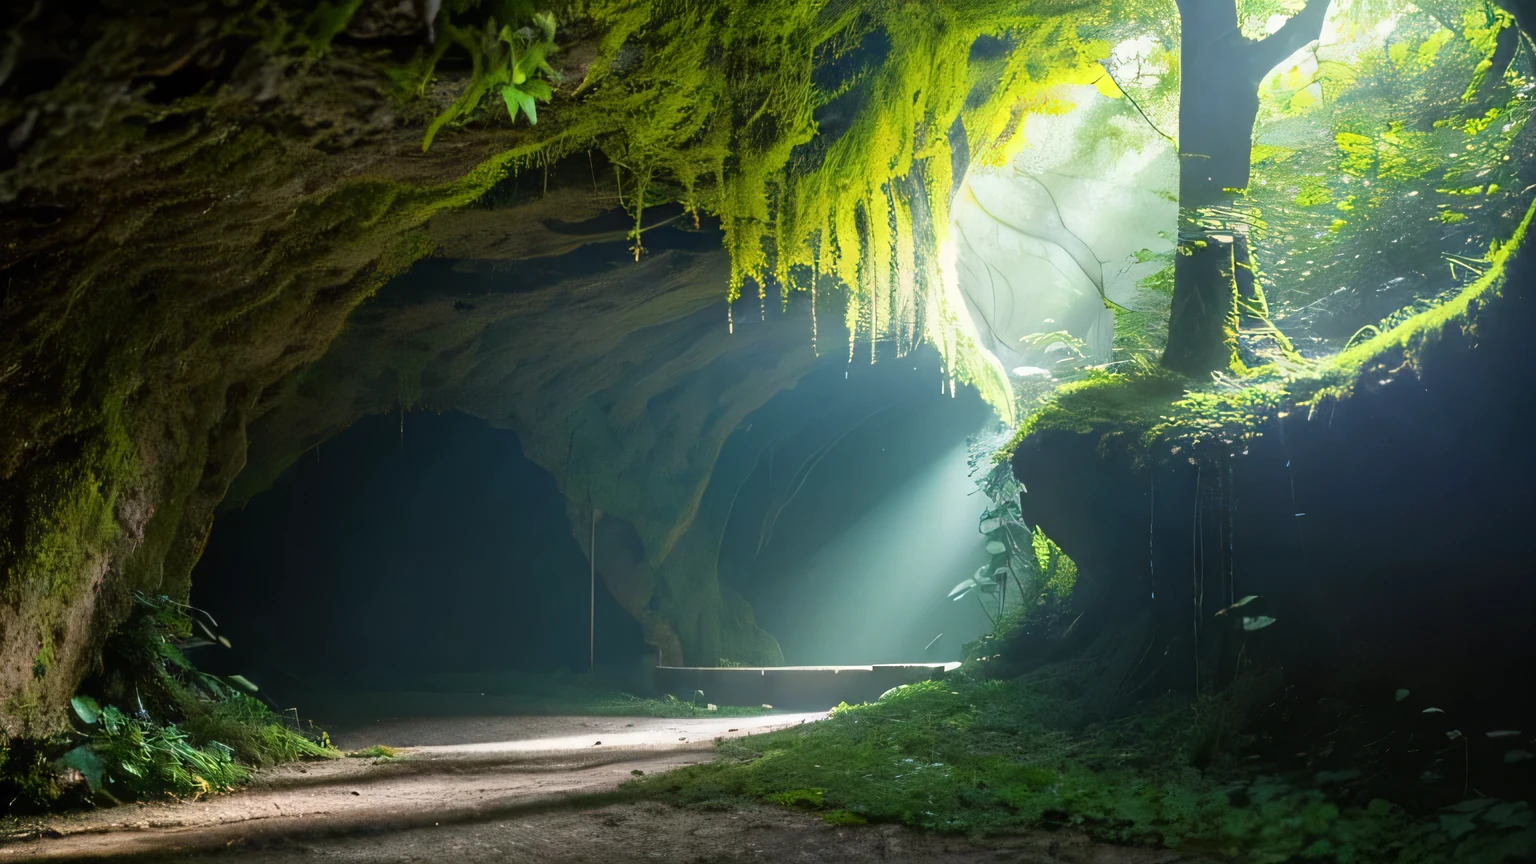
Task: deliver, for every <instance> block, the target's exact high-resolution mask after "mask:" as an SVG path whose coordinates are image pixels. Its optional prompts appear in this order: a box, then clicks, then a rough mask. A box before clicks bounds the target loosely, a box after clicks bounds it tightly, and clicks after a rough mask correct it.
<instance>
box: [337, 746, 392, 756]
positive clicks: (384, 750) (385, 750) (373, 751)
mask: <svg viewBox="0 0 1536 864" xmlns="http://www.w3.org/2000/svg"><path fill="white" fill-rule="evenodd" d="M347 755H348V756H349V757H351V758H353V759H393V758H395V757H396V756H399V755H400V751H399V750H397V749H395V748H394V747H385V746H384V745H383V744H375V745H373V746H372V747H364V748H363V749H361V750H353V751H351V752H349V753H348V754H347Z"/></svg>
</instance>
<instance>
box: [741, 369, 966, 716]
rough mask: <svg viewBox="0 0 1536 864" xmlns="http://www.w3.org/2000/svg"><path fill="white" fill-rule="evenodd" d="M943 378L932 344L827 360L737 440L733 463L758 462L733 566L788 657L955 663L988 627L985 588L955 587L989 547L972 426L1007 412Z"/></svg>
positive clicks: (789, 660)
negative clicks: (980, 598) (958, 599)
mask: <svg viewBox="0 0 1536 864" xmlns="http://www.w3.org/2000/svg"><path fill="white" fill-rule="evenodd" d="M943 380H944V378H943V373H942V364H941V363H940V360H939V356H938V352H937V351H935V350H933V349H932V348H923V349H919V350H917V351H915V352H913V353H912V354H910V355H908V356H906V357H901V358H893V359H890V360H886V361H881V362H880V363H876V364H873V365H871V364H870V363H868V362H867V361H866V362H863V363H859V362H854V363H847V362H846V361H845V360H844V359H842V358H828V359H827V361H826V362H823V363H821V364H819V365H818V366H817V367H816V368H815V369H814V370H813V371H812V372H810V373H809V374H808V375H807V376H806V377H805V378H803V379H802V380H801V381H800V383H799V384H798V385H797V386H796V387H795V388H794V389H792V390H787V391H785V392H783V393H781V394H779V395H778V396H776V397H775V398H774V399H773V400H772V401H770V402H769V403H768V404H767V405H765V406H764V407H763V408H762V409H760V410H759V411H758V412H757V413H755V414H754V415H752V416H751V417H750V418H748V422H747V423H746V424H743V427H742V428H741V429H739V430H738V431H737V433H736V434H735V435H733V436H732V438H731V440H730V441H728V442H727V445H726V450H725V452H724V453H722V463H724V462H726V460H731V459H734V460H743V461H746V460H750V462H751V468H750V469H749V470H750V473H749V474H748V475H747V477H746V479H745V481H744V482H742V483H741V486H740V488H739V492H738V494H737V495H736V499H735V501H734V503H733V506H732V508H731V514H730V518H729V521H728V522H727V524H726V528H725V531H724V537H723V541H722V544H721V556H720V572H721V579H722V581H723V583H724V584H726V585H727V586H729V587H731V588H733V589H734V590H736V591H738V592H739V593H741V595H742V596H743V597H744V598H746V600H747V601H748V602H749V603H750V604H751V606H752V608H753V610H754V612H755V614H756V617H757V622H758V624H759V625H760V626H761V627H762V628H763V629H764V630H766V631H767V632H768V633H770V634H772V635H773V636H774V637H775V638H776V639H777V640H778V642H779V645H780V647H781V649H782V651H783V657H784V662H785V663H786V664H788V665H792V666H805V665H849V664H859V665H864V664H892V663H944V662H947V661H954V660H959V659H960V657H961V653H962V646H963V645H964V643H965V642H968V641H971V640H973V639H975V638H977V637H978V636H980V635H981V634H982V633H983V632H984V631H985V630H986V629H987V627H988V621H987V617H986V613H985V612H984V611H982V609H981V608H980V607H979V606H978V605H977V604H976V603H975V602H974V601H972V602H962V603H952V602H949V601H948V600H947V599H946V596H945V595H946V593H947V592H948V591H949V589H950V588H951V587H952V586H953V585H954V584H955V583H956V582H958V581H960V580H962V579H964V578H966V577H967V576H969V575H971V573H972V572H973V571H974V570H975V569H976V568H977V567H978V566H979V565H981V564H984V563H986V561H987V556H986V554H985V551H984V549H983V542H982V541H983V538H982V537H981V535H980V534H979V533H978V532H977V522H978V521H979V519H980V517H981V513H982V510H983V509H984V502H983V501H982V498H981V496H978V495H975V494H973V493H974V492H975V491H976V485H975V482H974V481H973V480H972V478H971V468H970V465H969V455H970V453H969V447H968V439H969V438H970V436H972V435H973V434H974V433H976V432H978V431H979V430H981V429H982V428H983V427H984V426H986V425H987V424H988V423H989V422H996V421H995V419H994V418H993V417H992V414H991V410H990V409H989V408H988V407H987V406H986V405H985V404H984V403H983V402H982V400H981V397H980V396H979V395H977V394H976V393H975V391H973V390H971V389H969V388H965V389H961V390H959V391H956V392H955V393H954V394H953V395H951V394H950V392H949V391H948V389H947V388H945V387H943V386H941V382H942V381H943ZM732 659H733V658H722V660H723V661H726V662H727V663H729V661H731V660H732ZM876 695H878V694H876Z"/></svg>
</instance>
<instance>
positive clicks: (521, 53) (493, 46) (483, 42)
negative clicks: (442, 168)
mask: <svg viewBox="0 0 1536 864" xmlns="http://www.w3.org/2000/svg"><path fill="white" fill-rule="evenodd" d="M496 24H497V21H496V19H495V18H494V17H492V18H487V19H486V22H485V27H484V29H483V30H482V31H480V32H478V33H477V32H475V31H473V30H470V29H467V28H461V27H457V26H454V25H453V24H448V25H445V26H444V27H443V35H444V36H445V37H446V38H447V39H448V40H451V41H452V42H453V43H455V44H457V45H459V46H461V47H463V48H464V50H465V51H467V52H468V53H469V56H470V59H471V60H472V61H473V63H474V73H473V74H472V75H471V77H470V81H469V84H468V85H467V86H466V87H465V88H464V93H463V94H462V95H460V96H459V98H458V99H456V100H454V103H453V104H452V105H450V106H449V107H448V110H446V111H444V112H443V113H442V114H440V115H438V117H437V118H436V119H434V120H433V121H432V122H431V124H430V125H428V126H427V133H426V135H425V136H424V137H423V138H422V141H421V149H422V150H423V151H426V150H427V149H428V148H430V147H431V146H432V139H433V138H435V137H437V133H438V132H439V131H440V130H441V129H442V128H443V127H444V126H446V125H448V124H449V123H452V122H455V121H457V120H459V119H461V118H463V117H465V116H467V115H469V114H470V113H471V112H473V111H475V110H476V109H478V108H479V107H480V105H481V103H482V102H483V101H484V100H485V98H486V97H487V96H490V95H491V94H493V93H494V94H497V95H500V96H501V99H502V102H503V103H505V105H506V107H507V116H509V117H510V118H512V121H513V122H514V123H515V122H517V115H518V114H519V113H521V114H522V115H523V116H525V117H527V118H528V123H529V125H533V124H535V123H538V122H539V113H538V107H537V106H538V103H539V102H548V101H549V100H550V99H551V98H553V96H554V91H553V90H551V89H550V86H549V82H550V81H552V80H557V78H558V76H557V75H556V74H555V70H554V69H553V68H551V67H550V65H549V61H548V59H547V58H548V57H549V55H550V54H552V53H554V52H555V51H556V50H558V49H557V48H556V46H555V19H554V17H553V16H551V15H550V14H549V13H547V12H543V13H539V14H536V15H534V16H533V25H532V26H528V27H523V28H521V29H518V30H513V29H512V25H511V24H506V23H504V24H502V25H501V26H500V28H499V29H498V28H497V26H496ZM535 28H537V29H535Z"/></svg>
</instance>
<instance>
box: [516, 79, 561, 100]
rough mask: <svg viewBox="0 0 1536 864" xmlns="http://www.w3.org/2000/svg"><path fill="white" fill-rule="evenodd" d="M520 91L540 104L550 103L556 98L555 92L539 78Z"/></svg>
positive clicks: (525, 85)
mask: <svg viewBox="0 0 1536 864" xmlns="http://www.w3.org/2000/svg"><path fill="white" fill-rule="evenodd" d="M520 89H521V90H522V91H523V92H524V93H527V94H528V95H529V96H532V97H533V98H535V99H537V100H539V101H540V102H548V101H549V100H551V99H553V98H555V91H553V90H551V89H549V85H548V84H546V83H544V82H543V81H540V80H539V79H537V78H535V79H533V80H532V81H529V82H528V83H527V84H524V85H523V86H522V87H521V88H520Z"/></svg>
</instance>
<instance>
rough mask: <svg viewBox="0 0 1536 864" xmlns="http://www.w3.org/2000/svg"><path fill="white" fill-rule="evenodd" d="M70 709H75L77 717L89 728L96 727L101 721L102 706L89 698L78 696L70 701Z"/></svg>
mask: <svg viewBox="0 0 1536 864" xmlns="http://www.w3.org/2000/svg"><path fill="white" fill-rule="evenodd" d="M69 707H71V708H73V709H75V716H76V717H79V718H80V722H82V723H84V724H85V725H87V726H91V725H94V724H95V723H96V721H97V720H100V719H101V706H100V705H98V704H96V700H95V699H92V698H91V697H89V696H76V697H75V698H73V699H71V700H69Z"/></svg>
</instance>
